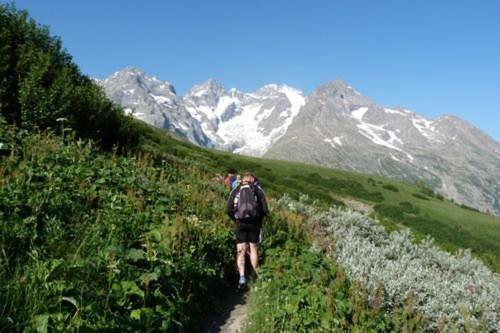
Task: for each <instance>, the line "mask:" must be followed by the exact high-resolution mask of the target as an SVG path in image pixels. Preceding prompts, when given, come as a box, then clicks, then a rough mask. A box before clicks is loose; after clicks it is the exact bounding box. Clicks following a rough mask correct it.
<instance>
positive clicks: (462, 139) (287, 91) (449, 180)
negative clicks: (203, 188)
mask: <svg viewBox="0 0 500 333" xmlns="http://www.w3.org/2000/svg"><path fill="white" fill-rule="evenodd" d="M97 82H98V83H99V84H101V86H103V87H104V89H105V91H106V94H107V95H108V97H110V98H111V99H112V100H113V101H114V102H116V103H118V104H120V105H122V106H123V107H124V109H125V112H127V113H129V114H131V115H133V116H135V117H137V118H139V119H141V120H144V121H146V122H147V123H149V124H151V125H153V126H156V127H159V128H164V129H167V130H169V131H172V132H176V133H178V134H180V135H182V136H184V137H186V138H187V139H188V140H189V141H191V142H193V143H195V144H197V145H200V146H204V147H211V148H216V149H221V150H225V151H229V152H233V153H238V154H243V155H249V156H264V157H268V158H275V159H285V160H291V161H296V162H306V163H312V164H317V165H323V166H328V167H334V168H340V169H346V170H353V171H359V172H367V173H373V174H379V175H384V176H390V177H393V178H397V179H400V180H405V181H411V182H414V181H417V180H422V181H424V182H425V183H426V184H428V185H429V186H430V187H432V188H433V189H435V190H437V191H438V192H440V193H442V194H444V195H446V196H447V197H449V198H452V199H454V200H456V201H457V202H459V203H462V204H466V205H469V206H472V207H475V208H478V209H481V210H483V211H489V212H492V213H494V214H497V215H499V214H500V185H499V184H498V182H497V181H496V180H495V177H496V176H498V177H500V166H499V165H500V143H499V142H497V141H496V140H495V139H493V138H492V137H491V136H489V135H488V134H486V133H484V132H482V131H481V130H480V129H478V128H476V127H474V126H473V125H471V124H469V123H467V122H466V121H465V120H462V119H460V118H459V117H457V116H454V115H447V114H443V115H442V116H439V117H437V118H434V119H429V118H427V117H424V116H421V115H419V114H418V113H416V112H414V111H411V110H408V109H406V108H402V107H384V106H381V105H378V104H377V103H376V102H374V101H372V100H371V99H370V98H368V97H366V96H364V95H362V94H361V93H360V92H359V91H357V90H356V89H355V88H353V87H352V86H351V85H349V84H348V82H347V81H345V80H342V79H337V80H333V81H330V82H327V83H325V84H322V85H320V86H319V87H318V88H317V89H315V90H314V91H313V92H311V93H310V94H309V95H307V96H306V95H305V94H304V93H303V92H302V91H300V90H298V89H296V88H293V87H290V86H288V85H286V84H276V83H272V84H266V85H264V86H262V87H260V88H259V89H257V90H256V91H254V92H243V91H240V90H238V89H236V88H231V89H225V88H224V87H223V85H222V84H221V83H220V82H219V81H217V80H216V79H214V78H209V79H208V80H206V81H205V82H202V83H200V84H197V85H194V86H193V87H192V88H191V89H190V90H188V91H187V92H186V93H185V94H184V95H182V96H181V95H178V94H177V93H176V90H175V87H174V86H173V84H171V83H170V82H168V81H160V80H158V79H157V78H156V77H154V76H153V77H151V76H148V75H147V74H146V73H145V72H144V71H143V70H141V69H139V68H136V67H127V68H125V69H124V70H122V71H118V72H115V73H114V74H113V75H111V76H110V77H108V78H107V79H104V80H98V81H97Z"/></svg>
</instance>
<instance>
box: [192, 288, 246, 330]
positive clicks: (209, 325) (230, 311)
mask: <svg viewBox="0 0 500 333" xmlns="http://www.w3.org/2000/svg"><path fill="white" fill-rule="evenodd" d="M246 301H247V294H246V293H241V292H238V291H236V290H235V291H232V292H231V294H230V295H228V296H227V297H226V299H224V300H223V301H222V304H223V307H222V308H221V309H219V310H218V311H217V312H214V313H213V314H212V315H211V316H210V317H209V318H208V319H207V320H206V322H205V327H204V328H203V330H202V332H204V333H216V332H222V333H237V332H241V331H242V329H243V327H244V324H245V321H246V319H247V302H246Z"/></svg>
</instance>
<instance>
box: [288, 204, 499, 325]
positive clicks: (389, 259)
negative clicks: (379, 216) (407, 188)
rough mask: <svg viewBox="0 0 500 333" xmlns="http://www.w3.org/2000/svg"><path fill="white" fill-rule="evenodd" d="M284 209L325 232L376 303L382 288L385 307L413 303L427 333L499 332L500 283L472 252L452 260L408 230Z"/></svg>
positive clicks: (352, 215)
mask: <svg viewBox="0 0 500 333" xmlns="http://www.w3.org/2000/svg"><path fill="white" fill-rule="evenodd" d="M283 203H284V204H286V205H287V206H288V207H290V209H294V210H295V211H301V212H303V213H304V214H306V216H307V217H308V218H306V220H305V223H308V224H311V223H312V224H316V223H318V224H320V225H321V226H323V228H324V230H326V231H327V232H328V235H329V237H330V240H331V245H332V247H333V249H332V252H331V253H330V255H331V256H332V257H333V258H335V259H336V260H337V261H338V262H339V264H341V265H342V267H343V268H344V269H345V271H346V273H347V275H348V276H349V278H350V279H352V280H354V281H357V282H359V283H361V285H362V286H364V287H365V288H366V289H367V290H368V292H369V293H370V294H371V295H372V297H375V295H377V290H378V289H379V288H380V286H382V287H383V290H384V293H383V295H384V299H383V301H384V303H385V304H386V305H391V306H392V305H403V304H405V302H408V300H409V299H411V300H412V303H413V304H414V305H415V308H416V310H417V311H419V312H421V313H422V314H423V315H424V316H425V318H426V319H427V320H428V321H425V322H424V325H425V327H427V329H428V330H440V331H450V330H453V328H456V329H457V330H458V331H487V332H490V331H491V332H493V331H498V330H499V329H500V325H499V322H500V321H499V320H500V318H499V317H498V316H499V314H500V303H499V302H498V299H500V278H499V276H498V275H497V274H495V273H492V272H491V271H490V270H488V268H486V266H485V265H484V264H483V263H481V262H480V261H479V260H477V259H475V258H473V257H472V256H471V253H470V251H468V250H465V251H464V250H461V251H458V252H457V253H456V254H455V255H452V254H449V253H447V252H445V251H442V250H440V249H438V248H437V247H435V246H434V244H433V241H432V240H431V239H430V238H427V239H425V240H424V241H422V242H421V243H420V244H415V242H414V238H413V236H412V235H411V233H410V232H409V231H408V230H403V231H401V232H392V233H387V232H386V231H385V230H384V228H383V227H382V226H381V225H380V224H379V223H377V222H375V221H373V220H372V219H370V218H369V217H368V216H366V215H362V214H360V213H356V212H352V211H348V210H339V209H331V210H330V211H328V212H323V213H322V212H318V211H316V210H314V208H312V207H309V206H305V205H303V204H301V203H297V202H291V201H289V200H288V199H286V200H283ZM404 206H407V204H404ZM378 294H379V293H378Z"/></svg>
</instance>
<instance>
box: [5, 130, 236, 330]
mask: <svg viewBox="0 0 500 333" xmlns="http://www.w3.org/2000/svg"><path fill="white" fill-rule="evenodd" d="M0 133H1V135H0V141H1V142H2V143H3V144H4V145H7V146H9V147H10V148H11V154H10V155H9V156H8V157H6V158H3V159H2V160H1V161H0V220H1V221H2V222H1V223H0V249H1V250H0V300H1V301H0V331H2V332H3V331H31V330H35V329H36V330H38V331H41V332H44V331H61V330H63V331H71V330H82V329H86V330H97V331H103V330H117V331H121V332H126V331H130V332H132V331H138V330H141V331H142V330H160V329H161V330H172V329H175V330H180V329H186V330H187V329H189V328H191V329H192V328H193V327H196V325H197V324H198V322H199V320H200V316H201V315H202V314H204V313H206V311H207V310H208V309H209V308H210V306H211V305H212V304H213V303H214V302H216V301H217V300H218V299H219V297H220V294H223V289H224V288H226V287H227V286H226V284H225V281H226V279H227V278H228V277H233V276H234V273H233V272H234V264H233V252H234V251H233V235H232V225H231V224H228V222H227V219H226V218H225V216H223V214H224V196H225V192H224V190H223V189H222V188H221V187H220V185H217V184H212V183H210V182H209V181H207V178H206V177H205V174H204V172H203V170H200V169H199V168H198V167H196V166H188V165H184V164H177V163H169V162H165V161H159V162H158V164H156V165H155V164H154V163H153V161H152V159H150V158H148V157H145V156H143V157H141V156H137V157H134V156H128V157H127V156H118V155H116V154H111V153H108V154H102V153H98V152H96V150H95V149H94V147H93V145H92V143H91V142H90V141H81V140H79V141H76V140H74V139H73V138H72V137H67V138H66V139H62V138H60V137H57V136H53V135H50V134H25V133H22V132H21V133H19V132H18V131H10V130H7V129H6V128H5V127H2V128H0Z"/></svg>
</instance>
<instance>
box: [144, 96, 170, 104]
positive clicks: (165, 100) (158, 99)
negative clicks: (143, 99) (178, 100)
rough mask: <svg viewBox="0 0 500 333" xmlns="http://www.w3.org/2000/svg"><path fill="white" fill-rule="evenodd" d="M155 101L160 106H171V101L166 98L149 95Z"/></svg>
mask: <svg viewBox="0 0 500 333" xmlns="http://www.w3.org/2000/svg"><path fill="white" fill-rule="evenodd" d="M149 95H150V96H151V97H153V99H154V100H155V102H156V103H160V104H170V103H171V99H170V98H168V97H165V96H159V95H154V94H149Z"/></svg>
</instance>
